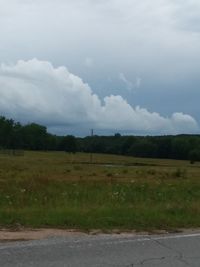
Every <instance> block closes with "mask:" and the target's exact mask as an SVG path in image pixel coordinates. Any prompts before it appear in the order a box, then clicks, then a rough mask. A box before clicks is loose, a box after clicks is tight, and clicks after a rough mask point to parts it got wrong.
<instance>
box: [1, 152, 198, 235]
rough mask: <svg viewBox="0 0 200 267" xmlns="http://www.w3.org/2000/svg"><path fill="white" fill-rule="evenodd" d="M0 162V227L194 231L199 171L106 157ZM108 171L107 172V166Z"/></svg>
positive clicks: (37, 156)
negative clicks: (181, 229) (182, 229)
mask: <svg viewBox="0 0 200 267" xmlns="http://www.w3.org/2000/svg"><path fill="white" fill-rule="evenodd" d="M89 159H90V155H89V154H79V153H78V154H76V155H70V154H66V153H61V152H52V153H51V152H25V155H24V156H22V157H14V156H6V155H0V226H1V227H5V226H6V227H15V226H16V225H23V226H27V227H63V228H76V229H85V230H86V229H103V230H107V229H116V228H117V229H122V230H129V229H136V230H153V229H177V228H182V227H185V228H190V227H199V226H200V165H199V164H195V165H190V164H189V162H186V161H174V160H155V159H138V158H137V159H136V158H131V157H122V156H113V155H94V156H93V164H89ZM110 164H112V165H110Z"/></svg>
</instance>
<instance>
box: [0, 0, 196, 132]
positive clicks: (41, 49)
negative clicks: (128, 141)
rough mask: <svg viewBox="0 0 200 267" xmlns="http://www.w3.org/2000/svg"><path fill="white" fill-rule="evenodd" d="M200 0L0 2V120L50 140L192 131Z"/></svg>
mask: <svg viewBox="0 0 200 267" xmlns="http://www.w3.org/2000/svg"><path fill="white" fill-rule="evenodd" d="M199 100H200V1H199V0H185V1H181V0H151V1H150V0H140V1H136V0H123V1H122V0H57V1H55V0H10V1H8V0H0V114H1V115H5V116H7V117H12V118H14V119H15V120H18V121H20V122H22V123H26V122H33V121H34V122H37V123H41V124H43V125H46V126H47V127H48V130H49V131H51V132H53V133H57V134H76V135H87V134H89V131H90V130H89V129H90V128H94V129H95V132H96V133H97V134H98V133H99V134H104V133H105V134H113V133H115V132H120V133H122V134H178V133H197V132H199V130H200V112H199V111H200V108H199V106H200V105H199Z"/></svg>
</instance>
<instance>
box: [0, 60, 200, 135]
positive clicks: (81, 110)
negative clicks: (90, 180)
mask: <svg viewBox="0 0 200 267" xmlns="http://www.w3.org/2000/svg"><path fill="white" fill-rule="evenodd" d="M0 113H1V114H3V115H6V116H9V117H12V118H14V119H16V120H20V121H22V122H32V121H34V122H38V123H42V124H45V125H47V126H48V127H51V128H56V129H57V131H58V132H59V128H60V129H61V128H63V127H64V128H68V129H72V130H73V129H79V130H80V131H81V129H82V128H85V129H86V128H89V127H93V128H95V129H99V130H111V131H113V130H116V131H121V132H127V131H128V132H132V133H134V132H141V133H146V134H150V133H163V134H164V133H166V134H169V133H192V132H196V131H197V130H198V129H199V127H198V124H197V122H196V120H195V119H194V118H193V117H191V116H190V115H188V114H183V113H174V114H172V116H171V117H169V118H168V117H163V116H161V115H160V114H158V113H156V112H149V111H148V110H147V109H145V108H141V107H139V106H136V107H133V106H131V105H130V104H129V103H128V102H127V101H126V100H125V99H124V98H123V97H122V96H119V95H118V96H114V95H111V96H107V97H105V98H104V99H103V100H102V101H101V99H100V98H99V96H98V95H96V94H94V93H93V91H92V89H91V88H90V86H89V85H88V84H86V83H84V82H83V81H82V79H81V78H80V77H78V76H76V75H74V74H72V73H70V72H69V71H68V69H67V68H66V67H57V68H55V67H54V66H53V65H52V64H51V63H50V62H47V61H39V60H37V59H33V60H29V61H23V60H20V61H18V62H17V63H16V64H12V65H7V64H1V66H0Z"/></svg>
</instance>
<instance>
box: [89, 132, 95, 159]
mask: <svg viewBox="0 0 200 267" xmlns="http://www.w3.org/2000/svg"><path fill="white" fill-rule="evenodd" d="M93 136H94V130H93V129H91V141H92V137H93ZM92 152H93V144H92V142H91V151H90V163H92V162H93V154H92Z"/></svg>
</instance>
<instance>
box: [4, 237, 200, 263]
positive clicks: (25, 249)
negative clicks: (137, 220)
mask: <svg viewBox="0 0 200 267" xmlns="http://www.w3.org/2000/svg"><path fill="white" fill-rule="evenodd" d="M0 266H1V267H4V266H8V267H11V266H13V267H19V266H20V267H31V266H37V267H40V266H42V267H51V266H56V267H57V266H58V267H60V266H62V267H64V266H66V267H79V266H80V267H112V266H113V267H114V266H115V267H135V266H144V267H157V266H162V267H182V266H183V267H184V266H191V267H200V233H193V234H173V235H162V236H161V235H158V236H149V235H146V236H138V235H131V234H122V235H96V236H88V235H84V234H80V235H71V236H68V237H54V238H48V239H43V240H37V241H26V242H14V243H5V242H4V243H0Z"/></svg>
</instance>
